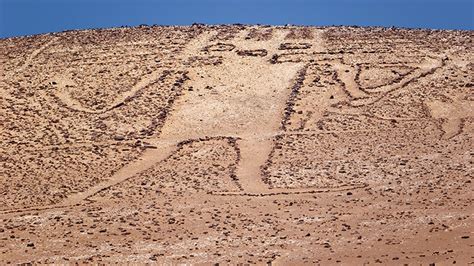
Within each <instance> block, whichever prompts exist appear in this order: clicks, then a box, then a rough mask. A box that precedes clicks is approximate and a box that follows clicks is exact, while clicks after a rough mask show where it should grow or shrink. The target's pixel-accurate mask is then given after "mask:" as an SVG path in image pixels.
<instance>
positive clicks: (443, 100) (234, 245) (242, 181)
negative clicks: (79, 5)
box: [0, 24, 474, 265]
mask: <svg viewBox="0 0 474 266" xmlns="http://www.w3.org/2000/svg"><path fill="white" fill-rule="evenodd" d="M473 36H474V33H473V32H472V31H438V30H421V29H418V30H411V29H396V28H360V27H296V26H252V25H221V26H207V25H200V24H196V25H193V26H180V27H171V26H169V27H161V26H152V27H148V26H140V27H136V28H113V29H100V30H83V31H68V32H62V33H51V34H44V35H37V36H29V37H21V38H8V39H0V65H1V80H0V96H1V97H0V101H1V102H0V125H1V130H0V143H1V145H0V195H1V197H0V263H1V264H11V263H15V264H16V263H76V262H77V263H117V262H121V263H154V262H156V263H193V264H194V263H224V264H229V263H231V264H237V263H244V264H247V263H249V264H255V263H257V264H264V263H271V264H323V265H327V264H365V263H369V264H384V265H386V264H395V265H399V264H405V263H409V264H419V263H421V264H431V263H441V264H461V265H465V264H470V263H474V256H473V252H472V251H473V249H474V248H473V246H474V241H473V238H474V235H473V231H474V223H473V208H474V204H473V201H474V197H473V191H474V186H473V184H472V179H473V176H474V172H473V155H474V152H473V151H474V142H473V134H474V117H473V107H474V104H473V103H474V94H473V90H474V63H473V62H474V52H473V49H472V47H473Z"/></svg>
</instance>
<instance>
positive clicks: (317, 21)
mask: <svg viewBox="0 0 474 266" xmlns="http://www.w3.org/2000/svg"><path fill="white" fill-rule="evenodd" d="M473 13H474V0H313V1H309V0H273V1H271V0H201V1H198V0H194V1H192V0H155V1H153V0H128V1H126V0H116V1H112V0H0V38H5V37H10V36H22V35H30V34H38V33H46V32H57V31H63V30H71V29H87V28H104V27H117V26H122V25H128V26H136V25H140V24H148V25H152V24H160V25H188V24H192V23H193V22H199V23H206V24H230V23H244V24H257V23H259V24H277V25H282V24H297V25H320V26H327V25H359V26H398V27H408V28H432V29H465V30H473V28H474V26H473V25H474V18H473V16H474V15H473Z"/></svg>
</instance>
